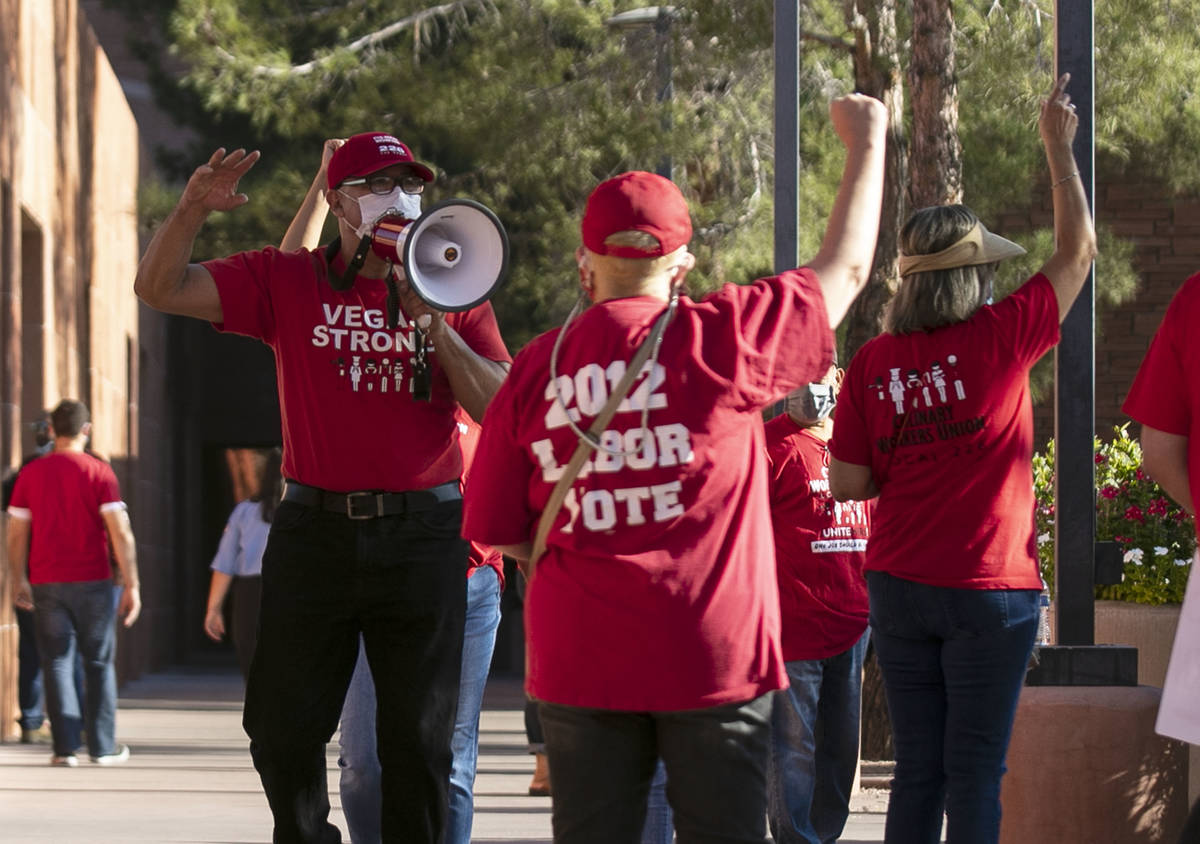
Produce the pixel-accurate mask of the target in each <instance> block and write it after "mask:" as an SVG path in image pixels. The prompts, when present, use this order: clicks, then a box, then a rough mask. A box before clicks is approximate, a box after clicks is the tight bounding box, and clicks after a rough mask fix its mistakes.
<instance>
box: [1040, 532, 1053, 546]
mask: <svg viewBox="0 0 1200 844" xmlns="http://www.w3.org/2000/svg"><path fill="white" fill-rule="evenodd" d="M1049 541H1050V534H1048V533H1043V534H1040V535H1039V536H1038V540H1037V542H1038V545H1045V544H1046V543H1047V542H1049Z"/></svg>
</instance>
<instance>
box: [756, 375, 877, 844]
mask: <svg viewBox="0 0 1200 844" xmlns="http://www.w3.org/2000/svg"><path fill="white" fill-rule="evenodd" d="M842 374H843V373H842V370H840V369H838V367H837V364H836V362H835V363H834V365H833V366H831V367H830V368H829V371H828V372H826V373H825V376H824V377H823V378H821V379H820V380H819V381H817V382H814V383H812V384H806V385H804V386H803V387H801V388H800V389H798V390H795V391H793V392H792V393H790V394H789V395H788V397H787V399H786V400H785V402H784V412H783V413H781V414H779V415H778V416H776V417H775V418H773V419H771V420H770V421H768V422H767V423H766V425H765V426H764V430H765V432H766V441H767V463H768V467H769V468H768V470H767V489H768V493H769V496H770V499H771V524H772V527H773V530H774V535H775V564H776V572H777V574H778V578H779V607H780V615H781V616H782V619H783V659H784V664H785V665H786V666H787V673H788V688H786V689H784V690H783V691H781V692H779V693H778V694H776V695H775V701H774V703H773V705H772V708H771V764H770V768H769V769H768V789H769V793H768V818H769V821H770V825H771V835H772V837H773V838H774V839H775V841H776V842H777V844H830V842H833V841H837V839H838V837H839V836H840V835H841V834H842V829H843V828H845V826H846V819H847V817H849V814H850V791H851V789H852V788H853V786H854V775H855V773H856V772H857V770H858V732H859V730H858V728H859V714H860V709H861V706H860V704H861V698H862V668H863V656H864V655H865V653H866V650H867V639H868V634H867V582H866V580H865V579H864V578H863V561H864V559H865V558H866V550H867V537H868V536H869V534H870V528H871V525H870V513H869V511H868V508H867V506H866V505H865V504H864V503H863V502H860V501H851V502H846V503H839V502H835V501H834V500H833V496H832V495H831V494H830V492H829V437H830V436H831V435H832V434H833V424H834V419H833V411H834V405H835V403H836V401H837V394H838V390H839V389H840V388H841V384H842Z"/></svg>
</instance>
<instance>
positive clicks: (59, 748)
mask: <svg viewBox="0 0 1200 844" xmlns="http://www.w3.org/2000/svg"><path fill="white" fill-rule="evenodd" d="M112 595H113V587H112V581H111V580H88V581H82V582H79V583H41V584H38V585H36V586H34V587H33V623H34V629H35V633H36V636H37V646H38V653H39V654H40V655H41V659H42V677H43V682H44V683H45V687H46V709H47V711H48V713H49V715H50V731H51V733H52V734H53V736H54V754H55V755H56V756H66V755H68V754H71V753H74V752H75V750H76V749H77V748H78V747H79V745H80V730H82V729H83V728H84V727H86V728H87V745H88V753H90V754H91V755H92V756H107V755H109V754H111V753H115V752H116V742H115V731H116V720H117V673H116V669H115V668H114V665H113V657H114V656H115V654H116V649H117V631H116V625H115V622H116V611H115V608H114V606H113V600H112ZM76 649H78V651H79V654H80V656H81V657H82V660H83V674H84V680H85V685H86V689H87V695H86V698H87V699H86V701H84V702H81V701H80V699H79V695H78V693H77V692H76V689H75V668H76V655H75V654H76Z"/></svg>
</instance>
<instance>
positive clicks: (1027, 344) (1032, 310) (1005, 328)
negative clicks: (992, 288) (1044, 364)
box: [991, 273, 1061, 367]
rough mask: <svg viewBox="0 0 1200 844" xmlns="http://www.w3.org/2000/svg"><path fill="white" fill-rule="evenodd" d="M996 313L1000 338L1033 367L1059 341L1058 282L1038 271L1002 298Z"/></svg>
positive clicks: (1016, 354)
mask: <svg viewBox="0 0 1200 844" xmlns="http://www.w3.org/2000/svg"><path fill="white" fill-rule="evenodd" d="M991 310H992V313H993V314H994V315H995V317H996V319H997V321H998V331H997V333H996V339H997V340H998V341H999V342H1000V343H1001V344H1002V345H1003V346H1004V347H1005V348H1006V350H1007V351H1008V352H1009V353H1010V354H1011V355H1012V356H1013V358H1014V359H1015V360H1016V361H1017V362H1019V363H1020V364H1021V365H1022V366H1024V367H1031V366H1033V365H1034V364H1035V363H1037V360H1038V358H1040V357H1041V356H1042V355H1044V354H1046V352H1047V351H1049V350H1050V349H1051V348H1053V347H1054V345H1055V344H1056V343H1057V342H1058V340H1059V337H1060V336H1061V330H1060V327H1059V320H1058V297H1056V296H1055V295H1054V285H1052V284H1051V283H1050V279H1048V278H1046V276H1044V275H1042V274H1041V273H1038V274H1036V275H1035V276H1033V277H1032V278H1031V279H1029V280H1028V281H1026V282H1025V283H1024V284H1022V285H1021V286H1020V287H1018V288H1017V289H1016V290H1014V291H1013V292H1012V293H1010V294H1008V295H1007V296H1005V297H1004V298H1003V299H1002V300H1000V302H998V303H997V304H995V305H993V306H992V308H991Z"/></svg>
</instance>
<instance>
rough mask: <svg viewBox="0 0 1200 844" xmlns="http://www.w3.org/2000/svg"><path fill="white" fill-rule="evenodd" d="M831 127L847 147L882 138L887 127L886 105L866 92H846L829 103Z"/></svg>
mask: <svg viewBox="0 0 1200 844" xmlns="http://www.w3.org/2000/svg"><path fill="white" fill-rule="evenodd" d="M829 119H830V121H831V122H832V123H833V129H834V131H835V132H837V133H838V137H839V138H841V139H842V143H843V144H845V145H846V146H847V147H849V146H853V145H854V144H856V143H862V142H864V141H868V140H878V139H882V137H883V133H884V130H885V129H886V128H887V120H888V114H887V106H885V105H884V104H883V103H881V102H880V101H879V100H877V99H875V98H874V97H869V96H867V95H866V94H847V95H846V96H844V97H838V98H837V99H835V100H833V101H832V102H831V103H830V104H829Z"/></svg>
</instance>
